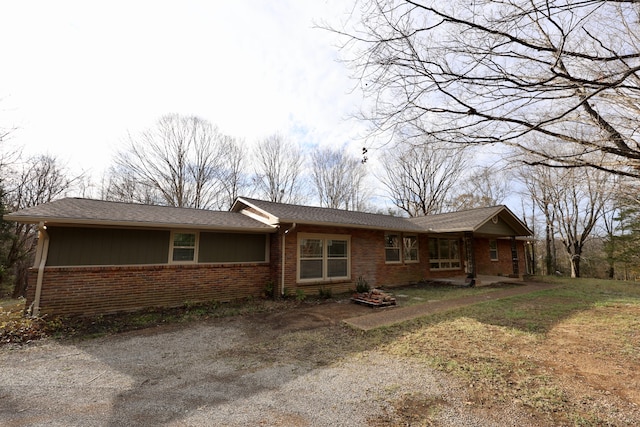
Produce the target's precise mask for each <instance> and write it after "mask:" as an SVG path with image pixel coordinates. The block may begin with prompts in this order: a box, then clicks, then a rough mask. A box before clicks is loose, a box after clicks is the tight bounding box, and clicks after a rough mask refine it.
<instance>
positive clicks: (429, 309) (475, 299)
mask: <svg viewBox="0 0 640 427" xmlns="http://www.w3.org/2000/svg"><path fill="white" fill-rule="evenodd" d="M520 283H523V282H520ZM556 286H557V285H550V284H545V283H523V284H522V285H521V286H517V287H515V288H510V289H504V290H498V291H495V292H490V293H487V294H483V295H470V296H468V297H461V298H455V299H450V300H442V301H433V302H426V303H423V304H416V305H410V306H408V307H390V308H373V309H372V313H371V314H365V315H364V316H358V317H352V318H349V319H345V320H343V322H344V323H346V324H347V325H349V326H352V327H354V328H357V329H361V330H363V331H368V330H371V329H375V328H380V327H382V326H390V325H394V324H397V323H401V322H406V321H407V320H412V319H417V318H419V317H424V316H429V315H431V314H435V313H441V312H444V311H449V310H454V309H456V308H460V307H464V306H468V305H472V304H477V303H480V302H485V301H492V300H496V299H501V298H508V297H512V296H516V295H523V294H528V293H531V292H537V291H542V290H545V289H551V288H554V287H556Z"/></svg>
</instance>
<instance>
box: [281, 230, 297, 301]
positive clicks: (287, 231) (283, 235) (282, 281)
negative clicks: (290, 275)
mask: <svg viewBox="0 0 640 427" xmlns="http://www.w3.org/2000/svg"><path fill="white" fill-rule="evenodd" d="M296 225H297V224H296V223H295V222H294V223H293V225H292V226H291V227H290V228H289V229H288V230H285V231H284V233H282V262H281V263H280V270H281V273H282V274H281V276H282V277H281V278H280V295H281V296H284V264H285V260H286V256H285V247H286V237H287V234H289V232H290V231H292V230H294V229H295V228H296Z"/></svg>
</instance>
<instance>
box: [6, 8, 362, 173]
mask: <svg viewBox="0 0 640 427" xmlns="http://www.w3.org/2000/svg"><path fill="white" fill-rule="evenodd" d="M348 3H350V2H345V1H340V0H328V1H325V0H291V1H288V0H277V1H259V0H233V1H220V0H208V1H207V0H202V1H196V0H192V1H156V0H154V1H108V2H107V1H102V2H98V1H64V0H57V1H9V0H0V45H1V46H2V48H1V49H0V64H1V65H0V127H4V128H8V127H16V128H17V130H16V131H15V132H13V134H12V143H14V144H17V145H21V146H24V147H25V148H26V150H27V152H28V153H30V154H32V153H38V152H43V153H44V152H46V153H51V154H55V155H57V156H58V157H59V158H60V159H61V160H62V161H63V162H64V163H66V164H67V165H68V167H69V168H71V169H73V170H79V169H82V170H87V171H90V172H92V173H93V174H94V175H99V174H101V173H102V170H103V169H104V168H105V167H106V166H107V165H108V164H109V162H110V159H111V157H112V155H113V153H114V152H115V150H117V148H118V147H120V146H121V145H122V143H123V141H124V139H125V138H126V135H127V132H131V133H134V134H135V133H137V132H139V131H142V130H144V129H146V128H149V127H152V126H153V125H154V122H155V121H156V120H157V119H158V118H159V117H160V116H162V115H164V114H167V113H180V114H184V115H197V116H200V117H201V118H204V119H207V120H209V121H210V122H212V123H214V124H216V125H218V126H219V127H220V129H221V130H222V131H223V132H225V133H227V134H229V135H232V136H236V137H239V138H245V139H246V141H247V144H252V143H255V141H256V140H257V139H259V138H260V137H263V136H266V135H269V134H272V133H274V132H281V133H283V134H285V135H288V136H290V137H291V138H292V139H295V140H297V141H299V142H300V143H303V144H309V145H312V144H320V145H332V146H334V147H335V146H340V145H343V144H349V145H350V146H351V147H352V148H353V150H354V155H357V154H358V153H357V151H356V149H357V147H359V146H361V145H362V142H361V141H359V140H358V139H359V137H361V136H362V135H363V132H364V131H363V125H362V123H360V122H358V121H355V120H347V118H348V117H349V116H350V115H351V114H352V113H354V112H355V111H356V110H358V109H359V108H360V107H361V103H362V101H361V97H360V95H359V94H358V93H357V92H353V91H352V90H351V89H352V88H353V86H354V82H353V81H352V80H350V79H349V77H348V71H347V69H346V68H345V66H344V65H343V64H341V63H340V62H338V61H337V59H338V49H337V48H336V44H337V40H336V38H335V36H334V35H333V34H331V33H328V32H326V31H324V30H321V29H317V28H314V22H319V21H322V20H328V21H334V22H335V21H336V20H338V21H340V20H344V19H345V17H346V14H347V13H348V12H349V8H348Z"/></svg>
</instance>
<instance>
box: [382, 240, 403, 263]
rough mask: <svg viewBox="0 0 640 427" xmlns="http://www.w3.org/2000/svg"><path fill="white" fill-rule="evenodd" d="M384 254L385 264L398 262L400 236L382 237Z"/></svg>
mask: <svg viewBox="0 0 640 427" xmlns="http://www.w3.org/2000/svg"><path fill="white" fill-rule="evenodd" d="M384 252H385V260H386V262H400V235H398V234H385V235H384Z"/></svg>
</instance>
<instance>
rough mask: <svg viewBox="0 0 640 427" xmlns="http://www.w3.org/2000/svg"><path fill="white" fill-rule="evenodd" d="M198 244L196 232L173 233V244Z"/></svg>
mask: <svg viewBox="0 0 640 427" xmlns="http://www.w3.org/2000/svg"><path fill="white" fill-rule="evenodd" d="M195 245H196V235H195V234H194V233H175V234H174V235H173V246H189V247H194V246H195Z"/></svg>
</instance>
